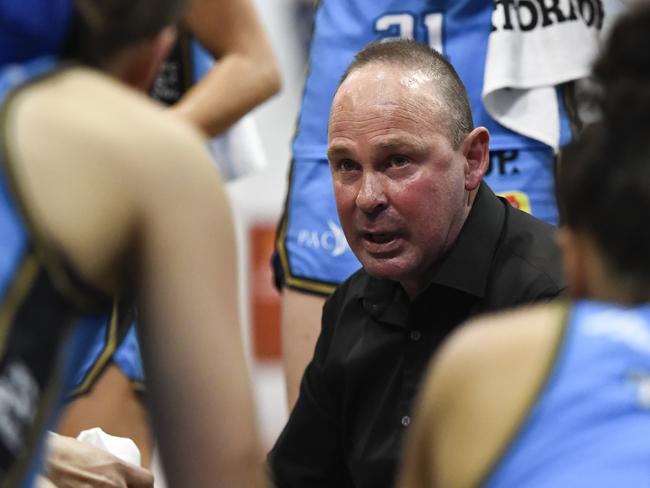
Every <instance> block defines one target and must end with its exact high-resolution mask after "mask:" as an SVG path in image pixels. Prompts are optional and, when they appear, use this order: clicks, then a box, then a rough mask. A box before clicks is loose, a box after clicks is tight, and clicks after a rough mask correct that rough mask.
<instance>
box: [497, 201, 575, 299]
mask: <svg viewBox="0 0 650 488" xmlns="http://www.w3.org/2000/svg"><path fill="white" fill-rule="evenodd" d="M506 212H507V217H506V224H505V228H504V231H503V236H502V238H501V240H500V243H499V246H498V249H497V252H496V255H495V258H494V262H493V271H492V274H493V276H492V278H493V281H494V283H493V284H494V285H496V286H495V288H496V292H497V293H499V291H501V290H500V289H502V287H504V288H505V287H507V288H509V289H510V290H513V291H515V293H514V294H513V295H511V297H512V299H513V300H514V304H516V303H524V302H528V301H531V300H536V299H541V298H550V297H553V296H556V295H558V294H560V293H561V292H562V291H563V290H564V289H565V288H566V281H565V278H564V273H563V269H562V258H561V255H560V250H559V248H558V246H557V243H556V241H555V233H556V228H555V227H554V226H552V225H550V224H547V223H546V222H542V221H541V220H538V219H536V218H535V217H533V216H531V215H529V214H527V213H525V212H522V211H520V210H518V209H516V208H512V207H508V208H507V210H506ZM499 285H501V286H499Z"/></svg>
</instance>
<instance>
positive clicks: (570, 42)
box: [482, 0, 603, 149]
mask: <svg viewBox="0 0 650 488" xmlns="http://www.w3.org/2000/svg"><path fill="white" fill-rule="evenodd" d="M542 6H543V8H542ZM602 20H603V10H602V4H601V2H600V0H495V9H494V12H493V14H492V25H493V27H494V30H493V31H492V33H491V34H490V37H489V40H488V50H487V58H486V63H485V79H484V82H483V93H482V98H483V104H484V105H485V108H486V109H487V111H488V112H489V113H490V115H492V117H494V119H495V120H497V121H498V122H499V123H501V124H502V125H504V126H505V127H508V128H509V129H511V130H513V131H515V132H518V133H520V134H524V135H526V136H528V137H531V138H533V139H536V140H538V141H541V142H543V143H545V144H547V145H549V146H551V147H553V148H554V149H557V148H558V147H559V142H560V118H559V112H558V110H559V109H558V99H557V92H556V89H555V86H556V85H558V84H560V83H564V82H567V81H572V80H577V79H580V78H583V77H585V76H587V75H589V72H590V70H591V65H592V62H593V60H594V59H595V56H596V54H597V50H598V45H599V38H600V28H601V26H602Z"/></svg>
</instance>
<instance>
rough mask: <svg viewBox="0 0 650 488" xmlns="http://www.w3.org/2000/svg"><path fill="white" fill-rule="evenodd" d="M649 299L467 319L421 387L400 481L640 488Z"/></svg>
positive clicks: (648, 381) (649, 381)
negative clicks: (635, 304) (640, 302)
mask: <svg viewBox="0 0 650 488" xmlns="http://www.w3.org/2000/svg"><path fill="white" fill-rule="evenodd" d="M649 372H650V305H643V306H639V307H621V306H617V305H613V304H608V303H598V302H588V301H580V302H576V303H575V304H569V303H564V302H555V303H552V304H542V305H537V306H535V307H525V308H520V309H517V310H513V311H510V312H506V313H500V314H496V315H492V316H485V317H479V318H478V319H476V320H475V321H474V323H471V324H467V325H465V326H464V327H463V328H461V329H460V330H459V332H458V333H457V334H456V335H454V336H453V337H452V338H451V340H450V341H449V342H448V343H447V344H446V345H445V347H444V348H443V350H442V351H441V353H440V354H439V355H438V357H437V359H436V361H435V364H434V367H433V368H432V370H431V374H430V375H429V376H428V378H427V380H426V384H424V386H423V389H422V390H423V391H422V398H421V400H420V403H419V409H418V415H417V416H416V417H415V422H414V424H413V430H412V434H411V435H412V439H411V442H410V445H409V450H407V452H406V456H405V460H404V461H405V469H404V472H403V478H402V484H400V487H402V488H420V487H422V488H424V487H429V486H445V487H449V488H454V487H459V488H461V487H468V486H477V487H478V486H482V487H485V488H502V487H504V488H505V487H514V486H525V487H526V488H538V487H539V488H547V487H554V488H555V487H557V488H564V487H566V488H573V487H576V486H590V487H610V486H626V487H628V486H629V487H633V488H634V487H641V486H650V465H649V464H648V462H647V460H648V459H650V395H649V394H648V391H649V390H650V374H649Z"/></svg>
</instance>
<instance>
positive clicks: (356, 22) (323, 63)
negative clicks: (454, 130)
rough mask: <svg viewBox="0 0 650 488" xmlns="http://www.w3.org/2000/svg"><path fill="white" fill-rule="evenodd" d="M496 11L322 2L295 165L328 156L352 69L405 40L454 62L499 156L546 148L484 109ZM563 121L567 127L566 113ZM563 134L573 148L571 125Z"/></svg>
mask: <svg viewBox="0 0 650 488" xmlns="http://www.w3.org/2000/svg"><path fill="white" fill-rule="evenodd" d="M493 9H494V2H492V1H491V0H479V1H477V0H457V1H454V2H450V1H441V0H428V1H423V0H346V1H340V0H321V2H320V6H319V7H318V10H317V11H316V18H315V29H314V37H313V40H312V45H311V51H310V60H311V65H310V69H309V74H308V76H307V80H306V83H305V90H304V96H303V103H302V108H301V111H300V116H299V119H298V132H297V135H296V138H295V140H294V143H293V155H294V158H296V159H302V158H323V157H325V154H326V153H327V119H328V114H329V110H330V105H331V102H332V99H333V97H334V92H335V90H336V86H337V85H338V82H339V80H340V78H341V75H342V74H343V72H344V70H345V68H347V66H348V65H349V64H350V62H351V61H352V59H353V57H354V55H355V54H356V53H357V52H358V51H359V50H360V49H361V48H363V47H364V46H366V45H367V44H368V43H370V42H372V41H377V40H381V39H389V38H398V37H402V38H411V39H415V40H417V41H418V42H421V43H423V44H427V45H429V46H431V47H432V48H434V49H436V50H438V51H440V52H442V53H443V54H444V55H445V56H446V57H447V59H448V60H449V61H450V62H451V63H452V65H453V66H454V68H455V69H456V71H457V72H458V74H459V76H460V78H461V79H462V80H463V83H464V84H465V88H466V90H467V93H468V95H469V100H470V104H471V107H472V113H473V116H474V123H475V124H476V125H477V126H479V125H481V126H484V127H486V128H487V129H488V130H489V131H490V135H491V138H490V147H491V148H492V149H494V150H499V149H527V148H535V147H544V145H543V144H542V143H540V142H537V141H534V140H533V139H530V138H528V137H525V136H522V135H520V134H517V133H515V132H512V131H511V130H509V129H506V128H505V127H503V126H502V125H500V124H498V123H497V122H496V121H495V120H494V119H493V118H492V117H491V116H490V115H489V114H488V113H487V111H486V110H485V108H484V107H483V103H482V102H481V90H482V88H483V75H484V71H485V57H486V52H487V42H488V36H489V34H490V31H491V30H492V12H493ZM562 118H563V119H565V120H566V116H565V115H564V114H562ZM563 128H564V131H565V133H564V134H563V141H564V142H565V143H566V142H568V140H569V138H570V132H569V131H568V124H564V127H563Z"/></svg>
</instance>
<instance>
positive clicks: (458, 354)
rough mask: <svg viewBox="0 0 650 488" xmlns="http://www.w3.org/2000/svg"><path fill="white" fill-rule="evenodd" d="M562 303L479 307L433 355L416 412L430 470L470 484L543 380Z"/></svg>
mask: <svg viewBox="0 0 650 488" xmlns="http://www.w3.org/2000/svg"><path fill="white" fill-rule="evenodd" d="M565 310H566V304H565V303H563V302H552V303H546V304H540V305H533V306H528V307H524V308H520V309H515V310H512V311H507V312H502V313H498V314H493V315H485V316H482V317H479V318H476V319H473V320H471V321H470V322H468V323H467V324H464V325H463V326H461V327H460V329H459V330H458V331H457V332H456V333H455V334H454V335H453V336H452V337H451V338H450V340H449V341H447V343H446V344H445V345H444V347H443V349H442V350H441V351H440V353H439V354H438V356H437V357H436V360H435V361H434V363H433V365H432V368H431V370H430V372H429V375H428V377H427V379H426V382H425V385H424V386H423V391H422V393H421V401H420V407H419V408H420V411H419V414H420V415H422V416H423V417H424V419H418V422H419V423H420V424H422V423H423V424H424V425H425V427H424V428H425V429H429V433H430V438H431V439H432V440H431V441H428V442H430V444H429V446H428V448H424V447H421V448H423V449H425V450H428V451H429V456H432V457H433V460H432V465H434V466H438V468H437V469H436V471H435V473H433V474H432V476H434V477H435V478H436V479H437V480H438V482H440V484H441V485H442V486H450V487H453V486H474V485H476V483H478V482H479V481H480V480H481V478H482V477H483V476H484V475H485V474H486V473H487V472H488V471H489V469H490V467H491V465H492V464H493V463H494V461H495V459H496V457H498V455H499V454H500V453H501V452H502V450H503V449H504V447H505V446H506V445H507V443H508V442H509V441H510V439H511V436H512V434H513V432H514V431H515V430H516V428H517V426H518V425H519V423H520V422H521V421H522V420H523V419H524V418H525V416H526V414H527V412H528V409H529V408H530V406H531V405H532V403H533V402H534V400H535V398H536V396H537V394H538V392H539V389H540V387H541V385H543V383H544V380H545V378H546V375H547V373H548V371H549V368H550V366H551V364H552V362H553V359H554V357H555V351H556V347H557V344H558V343H559V341H560V339H561V335H562V330H563V327H562V324H563V321H564V314H565Z"/></svg>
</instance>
